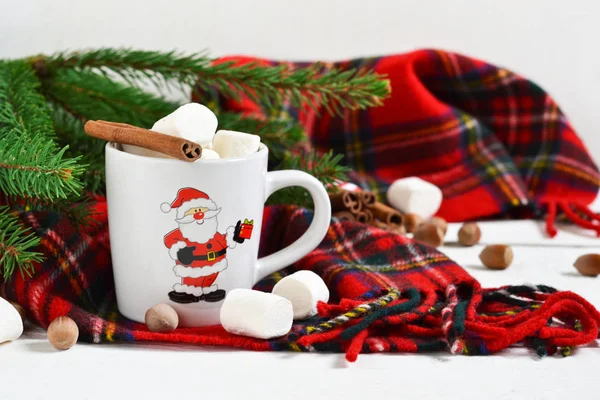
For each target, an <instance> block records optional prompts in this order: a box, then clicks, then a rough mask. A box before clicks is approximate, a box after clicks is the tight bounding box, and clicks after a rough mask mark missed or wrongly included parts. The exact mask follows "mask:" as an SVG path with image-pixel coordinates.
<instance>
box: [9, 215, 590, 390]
mask: <svg viewBox="0 0 600 400" xmlns="http://www.w3.org/2000/svg"><path fill="white" fill-rule="evenodd" d="M597 209H598V208H597ZM459 226H460V225H458V224H451V225H450V228H449V230H448V236H447V239H448V241H453V240H455V238H456V232H457V231H458V228H459ZM480 226H481V229H482V232H483V239H482V241H483V242H485V243H507V244H511V245H512V246H513V250H514V253H515V261H514V263H513V265H512V266H511V267H510V268H508V269H507V270H505V271H491V270H487V269H485V268H483V267H482V266H481V264H480V262H479V259H478V254H479V252H480V251H481V248H482V246H475V247H472V248H461V247H456V246H446V247H443V248H442V251H443V252H445V253H446V254H447V255H449V256H450V257H451V258H453V259H454V260H455V261H456V262H458V263H459V264H460V265H463V266H464V267H465V268H466V269H467V271H468V272H469V273H471V274H472V275H473V276H475V277H476V278H477V279H479V280H480V281H481V283H482V284H483V285H484V286H487V287H490V286H500V285H504V284H518V283H524V282H530V283H544V284H547V285H550V286H554V287H556V288H559V289H569V290H572V291H575V292H577V293H579V294H581V295H583V296H584V297H586V298H587V299H588V300H590V301H591V302H592V303H593V304H594V305H596V306H598V307H600V278H598V279H595V278H586V277H582V276H579V275H578V274H577V272H576V270H575V269H574V268H573V266H572V264H573V261H574V260H575V259H576V258H577V257H578V256H580V255H582V254H585V253H590V252H600V239H597V238H595V237H594V235H593V234H591V233H588V232H585V231H579V230H577V229H575V228H572V227H569V226H567V227H565V226H560V232H559V234H558V236H557V237H556V238H554V239H548V238H546V237H545V235H544V233H543V225H542V223H540V222H535V221H502V222H486V223H481V224H480ZM0 365H2V368H1V370H0V399H1V400H13V399H15V400H24V399H55V398H56V399H61V400H66V399H135V398H140V399H148V400H149V399H179V398H181V399H186V400H187V399H198V400H203V399H207V400H208V399H230V398H231V399H233V398H242V399H253V398H261V399H278V400H281V399H288V398H310V399H315V398H318V399H320V398H323V399H365V400H367V399H369V398H373V399H381V398H390V397H391V396H393V397H397V398H401V399H413V398H417V396H419V395H420V396H425V397H424V398H434V397H444V398H446V399H455V398H456V399H470V398H473V399H484V398H506V399H529V400H531V399H563V398H583V399H587V398H593V397H597V396H598V393H599V392H600V372H599V371H598V366H599V365H600V349H598V348H597V346H588V347H586V348H580V349H578V350H577V351H576V352H575V353H574V355H573V356H571V357H568V358H562V357H559V356H554V357H546V358H544V359H538V358H537V357H536V356H535V355H534V354H533V353H532V351H530V350H527V349H522V348H515V349H511V350H509V351H506V352H504V353H502V354H500V355H494V356H488V357H467V356H453V355H450V354H448V353H436V354H429V355H427V354H420V355H402V354H393V355H390V354H384V355H381V354H378V355H361V356H360V357H359V359H358V361H357V362H356V363H354V364H349V363H346V361H345V359H344V356H343V355H340V354H296V353H258V352H249V351H239V350H230V349H214V348H204V347H191V346H178V345H160V344H152V345H150V344H143V345H140V344H135V345H134V344H130V345H122V344H113V345H87V344H77V345H76V346H75V347H73V348H72V349H70V350H68V351H65V352H57V351H55V350H54V349H53V348H52V347H51V346H50V344H49V343H48V341H47V340H46V336H45V332H44V331H43V330H40V329H36V328H34V329H30V330H28V331H27V332H26V334H24V336H23V337H22V338H21V339H19V340H17V341H15V342H12V343H5V344H3V345H0Z"/></svg>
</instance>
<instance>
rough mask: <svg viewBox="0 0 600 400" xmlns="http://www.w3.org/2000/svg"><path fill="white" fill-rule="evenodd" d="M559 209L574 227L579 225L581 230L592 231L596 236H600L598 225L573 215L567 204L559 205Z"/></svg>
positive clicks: (575, 214) (599, 226)
mask: <svg viewBox="0 0 600 400" xmlns="http://www.w3.org/2000/svg"><path fill="white" fill-rule="evenodd" d="M559 206H560V208H561V209H562V210H563V211H564V212H565V214H566V215H567V217H568V218H569V219H570V220H571V222H573V223H574V224H575V225H579V226H581V227H582V228H586V229H592V230H594V231H596V235H597V236H600V225H598V224H594V223H593V222H592V221H588V220H586V219H583V218H581V217H580V216H579V215H577V213H575V212H574V211H573V210H572V209H571V205H570V204H568V203H559Z"/></svg>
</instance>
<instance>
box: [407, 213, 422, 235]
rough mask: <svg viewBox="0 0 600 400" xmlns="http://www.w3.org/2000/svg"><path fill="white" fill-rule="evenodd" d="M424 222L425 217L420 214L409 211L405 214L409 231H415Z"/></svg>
mask: <svg viewBox="0 0 600 400" xmlns="http://www.w3.org/2000/svg"><path fill="white" fill-rule="evenodd" d="M421 223H423V217H421V216H420V215H418V214H413V213H408V214H406V215H405V216H404V227H405V228H406V231H407V232H410V233H412V232H414V231H415V229H417V227H418V226H419V225H421Z"/></svg>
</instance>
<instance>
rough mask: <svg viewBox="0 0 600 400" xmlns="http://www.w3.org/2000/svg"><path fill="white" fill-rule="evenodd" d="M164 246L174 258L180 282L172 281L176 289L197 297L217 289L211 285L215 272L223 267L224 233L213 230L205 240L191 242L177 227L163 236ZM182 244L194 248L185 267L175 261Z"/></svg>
mask: <svg viewBox="0 0 600 400" xmlns="http://www.w3.org/2000/svg"><path fill="white" fill-rule="evenodd" d="M165 246H167V248H168V249H169V254H170V255H171V258H173V259H174V260H175V264H176V265H175V267H174V268H173V271H174V272H175V275H177V276H179V277H181V278H182V279H181V283H180V284H175V286H174V287H173V289H174V290H175V291H176V292H184V293H188V294H193V295H194V296H200V295H202V294H208V293H210V292H213V291H215V290H217V285H213V283H214V282H215V280H216V279H217V276H219V272H221V271H223V270H224V269H226V268H227V258H226V257H225V256H226V254H227V240H226V237H225V235H223V234H221V233H219V232H217V233H216V234H215V236H213V237H212V239H210V240H208V242H206V243H196V242H191V241H189V240H188V239H186V238H184V237H183V235H182V234H181V231H180V230H179V228H177V229H175V230H173V231H171V232H169V233H168V234H167V235H166V236H165ZM184 247H195V249H194V251H193V255H194V261H192V262H191V263H190V265H188V266H185V265H183V264H181V263H180V262H179V260H177V252H178V251H179V250H181V249H183V248H184Z"/></svg>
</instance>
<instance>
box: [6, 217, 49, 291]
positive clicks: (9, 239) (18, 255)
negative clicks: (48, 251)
mask: <svg viewBox="0 0 600 400" xmlns="http://www.w3.org/2000/svg"><path fill="white" fill-rule="evenodd" d="M39 243H40V239H39V238H38V237H36V236H35V234H34V233H32V232H31V231H30V230H29V229H28V228H25V227H23V226H21V224H20V221H19V219H18V218H17V217H16V216H15V215H14V214H13V213H12V212H11V210H10V209H9V207H6V206H0V273H1V274H2V277H3V278H4V279H5V280H7V279H9V278H10V276H11V275H12V274H13V273H14V272H15V270H16V269H19V271H20V272H21V274H22V275H25V274H26V275H30V274H31V272H32V271H33V263H35V262H41V261H42V254H41V253H39V252H37V251H33V250H32V249H33V248H35V247H36V246H38V245H39Z"/></svg>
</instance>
